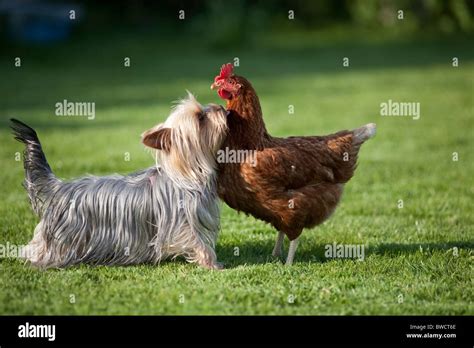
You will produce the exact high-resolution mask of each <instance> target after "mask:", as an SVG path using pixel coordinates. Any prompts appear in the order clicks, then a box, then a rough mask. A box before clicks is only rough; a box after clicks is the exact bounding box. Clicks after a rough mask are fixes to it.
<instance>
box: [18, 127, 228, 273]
mask: <svg viewBox="0 0 474 348" xmlns="http://www.w3.org/2000/svg"><path fill="white" fill-rule="evenodd" d="M11 122H12V130H13V133H14V135H15V138H16V139H17V140H19V141H21V142H23V143H24V144H26V149H25V153H24V158H25V160H24V166H25V177H26V179H25V187H26V189H27V191H28V195H29V197H30V200H31V203H32V207H33V209H34V211H35V212H36V213H37V214H38V216H40V217H41V221H40V223H39V224H38V225H37V227H36V229H35V232H34V237H33V240H32V241H31V242H30V243H29V244H28V245H27V246H26V247H25V248H24V250H23V254H22V257H24V258H26V259H28V260H30V261H31V263H32V264H34V265H36V266H39V267H44V268H47V267H66V266H71V265H74V264H78V263H89V264H107V265H129V264H139V263H150V262H151V263H158V262H160V261H161V260H163V259H166V258H169V257H176V256H178V255H183V256H184V257H185V258H186V259H187V261H189V262H198V263H199V264H201V265H203V266H205V267H209V268H217V266H216V265H217V262H216V255H215V251H214V247H215V242H216V239H217V234H218V231H219V212H220V211H219V201H218V197H217V190H216V175H215V171H212V172H211V173H207V177H206V179H205V182H204V183H202V184H200V185H195V186H194V187H193V188H192V189H189V188H187V186H189V185H179V184H178V185H177V184H176V178H170V177H169V175H168V174H167V173H166V171H165V170H164V169H163V167H162V166H158V165H157V166H156V167H151V168H148V169H146V170H143V171H140V172H137V173H134V174H131V175H128V176H120V175H111V176H105V177H96V176H87V177H83V178H81V179H78V180H74V181H71V182H63V181H60V180H59V179H57V178H56V177H55V176H54V174H53V173H52V171H51V168H50V166H49V164H48V162H47V160H46V157H45V155H44V153H43V150H42V147H41V143H40V141H39V139H38V136H37V134H36V132H35V131H34V130H33V129H32V128H30V127H28V126H27V125H25V124H24V123H22V122H20V121H18V120H15V119H12V120H11ZM172 179H174V180H172Z"/></svg>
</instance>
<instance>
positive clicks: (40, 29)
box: [0, 0, 474, 47]
mask: <svg viewBox="0 0 474 348" xmlns="http://www.w3.org/2000/svg"><path fill="white" fill-rule="evenodd" d="M473 9H474V2H473V1H470V0H455V1H448V0H415V1H411V0H352V1H351V0H318V1H309V0H296V1H290V0H274V1H262V0H260V1H259V0H253V1H251V0H237V1H222V0H214V1H212V0H190V1H171V0H164V1H146V0H138V1H132V0H118V1H113V2H97V1H92V0H90V1H87V0H84V1H53V0H51V1H45V0H2V1H0V15H1V17H0V24H1V27H2V29H4V30H2V32H3V33H4V34H3V35H2V39H3V40H8V39H10V40H11V41H13V42H20V41H23V42H30V43H33V42H36V43H47V42H54V41H64V40H67V39H73V38H74V37H71V34H73V33H74V35H75V36H76V37H77V35H80V34H87V33H88V32H91V31H93V32H95V31H97V30H107V29H110V28H116V27H117V26H118V27H120V28H129V29H130V30H135V31H137V32H139V31H140V30H159V32H161V33H162V34H163V35H166V34H168V35H169V34H170V33H172V34H173V37H175V38H176V36H177V35H178V36H179V35H186V34H191V33H200V32H201V33H203V32H206V36H205V37H200V39H205V41H206V42H207V43H208V44H210V45H211V46H215V47H219V46H226V45H228V44H243V43H249V40H250V41H253V39H254V38H255V34H257V33H261V32H268V31H269V30H270V31H285V32H286V31H288V30H312V29H323V28H328V27H338V26H347V27H352V28H357V29H359V30H361V29H366V30H374V29H376V30H377V31H380V30H383V29H387V30H389V31H391V32H392V34H394V33H395V34H408V33H417V32H425V33H426V32H428V33H439V34H444V35H447V34H452V33H461V32H470V31H471V30H472V29H473V19H472V11H473ZM70 10H75V14H74V18H69V17H70V16H69V15H68V14H69V11H70ZM399 10H402V11H404V12H406V16H404V18H403V20H404V25H403V26H400V25H397V22H398V20H400V18H399V15H400V14H399V13H398V12H397V11H399ZM180 11H184V12H180ZM288 11H293V16H294V18H295V19H296V20H295V21H289V20H288ZM70 19H73V20H70ZM178 20H185V21H186V23H187V25H183V24H182V23H180V22H179V21H178ZM393 32H394V33H393Z"/></svg>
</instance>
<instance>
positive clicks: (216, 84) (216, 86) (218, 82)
mask: <svg viewBox="0 0 474 348" xmlns="http://www.w3.org/2000/svg"><path fill="white" fill-rule="evenodd" d="M221 84H222V82H221V81H216V82H214V83H213V84H212V85H211V89H217V88H219V87H220V86H221Z"/></svg>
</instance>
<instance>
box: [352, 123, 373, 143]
mask: <svg viewBox="0 0 474 348" xmlns="http://www.w3.org/2000/svg"><path fill="white" fill-rule="evenodd" d="M376 131H377V126H376V124H375V123H369V124H366V125H365V126H362V127H360V128H357V129H354V130H353V131H352V133H353V134H354V137H353V143H354V144H362V143H363V142H364V141H366V140H368V139H370V138H373V137H374V136H375V133H376Z"/></svg>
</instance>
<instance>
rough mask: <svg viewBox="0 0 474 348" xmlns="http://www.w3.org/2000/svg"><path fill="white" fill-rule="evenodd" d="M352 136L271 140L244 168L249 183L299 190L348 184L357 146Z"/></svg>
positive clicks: (340, 133)
mask: <svg viewBox="0 0 474 348" xmlns="http://www.w3.org/2000/svg"><path fill="white" fill-rule="evenodd" d="M352 138H353V133H352V132H351V131H341V132H338V133H335V134H332V135H328V136H322V137H290V138H284V139H283V138H272V139H271V142H270V144H269V146H266V147H265V148H264V149H263V150H261V151H258V152H257V154H256V157H255V159H254V160H255V161H254V162H249V163H246V164H245V165H244V166H243V167H242V174H243V177H244V179H245V181H247V182H248V183H255V182H258V183H259V185H258V186H260V187H262V188H265V187H269V188H273V189H275V188H276V187H280V189H281V190H285V191H286V190H292V189H299V188H301V187H304V186H308V185H318V184H321V183H334V184H338V183H345V182H347V181H348V180H349V179H350V178H351V177H352V175H353V172H354V169H355V164H356V160H357V152H358V148H357V146H354V145H353V141H352Z"/></svg>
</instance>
